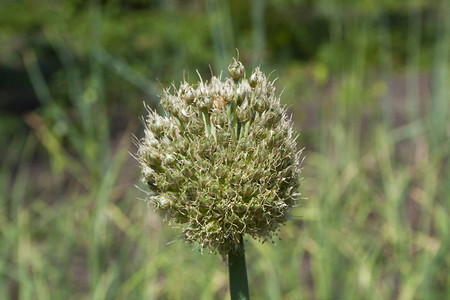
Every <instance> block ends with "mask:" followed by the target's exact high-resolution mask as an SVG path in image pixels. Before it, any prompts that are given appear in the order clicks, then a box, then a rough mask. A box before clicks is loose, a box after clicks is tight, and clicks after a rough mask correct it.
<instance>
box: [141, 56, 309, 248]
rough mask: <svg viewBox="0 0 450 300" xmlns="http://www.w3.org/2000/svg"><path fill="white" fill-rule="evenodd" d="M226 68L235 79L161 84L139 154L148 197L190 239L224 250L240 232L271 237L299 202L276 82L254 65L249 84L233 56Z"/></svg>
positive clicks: (296, 158) (292, 143) (297, 156)
mask: <svg viewBox="0 0 450 300" xmlns="http://www.w3.org/2000/svg"><path fill="white" fill-rule="evenodd" d="M236 66H238V67H236ZM240 66H242V68H241V67H240ZM241 69H242V71H240V70H241ZM229 70H232V71H230V74H231V76H232V78H233V79H230V78H226V79H225V80H223V81H222V80H221V79H220V78H217V77H214V76H213V77H212V79H211V80H210V82H204V81H203V80H202V79H201V78H200V80H201V82H200V83H199V84H197V85H189V84H187V83H186V82H184V83H182V84H181V85H180V87H179V88H178V89H177V88H175V87H173V88H172V89H167V90H165V91H164V94H163V96H162V97H161V105H162V107H163V108H164V110H165V111H166V114H165V116H160V115H158V114H157V113H156V112H155V111H149V114H148V116H147V118H146V120H145V137H144V138H142V139H141V140H140V142H139V150H138V155H137V157H138V160H139V162H140V165H141V169H142V179H143V182H144V183H145V184H146V185H147V187H148V188H149V197H148V202H149V203H151V204H152V205H153V206H154V207H155V208H156V210H158V211H159V212H161V213H162V214H163V215H164V216H165V217H166V218H167V219H168V220H169V224H174V223H175V224H177V226H180V225H181V227H182V228H183V236H184V238H185V239H186V240H187V241H189V242H195V243H198V244H199V245H200V246H201V249H203V248H207V249H209V250H210V251H211V252H219V253H220V254H221V255H223V256H225V255H226V254H228V253H229V252H230V251H238V250H237V249H240V247H239V242H240V236H241V235H244V234H248V235H250V236H252V237H254V238H256V239H259V240H261V241H266V240H271V239H272V237H273V235H274V234H276V231H277V230H278V229H279V227H280V225H282V224H284V223H285V222H286V221H287V220H288V218H289V212H290V210H291V208H292V207H293V206H294V205H295V204H296V201H297V200H298V195H299V194H298V193H297V188H298V187H299V175H300V170H301V169H300V164H301V150H300V151H299V149H298V147H297V144H296V136H295V134H294V130H293V125H292V122H291V120H290V119H289V118H288V116H287V114H286V108H285V107H283V106H282V105H280V98H279V97H278V96H277V95H276V94H275V87H274V84H273V82H270V81H269V80H268V79H267V78H266V76H265V75H264V74H263V73H262V72H261V71H260V70H259V69H256V70H255V72H254V73H253V74H254V76H252V77H251V82H248V81H247V80H246V79H244V76H243V75H244V74H243V72H244V71H243V70H244V67H243V65H242V63H241V62H239V61H237V60H234V61H233V62H232V64H231V65H230V67H229ZM234 70H239V71H238V73H239V76H235V75H236V74H235V73H233V72H234Z"/></svg>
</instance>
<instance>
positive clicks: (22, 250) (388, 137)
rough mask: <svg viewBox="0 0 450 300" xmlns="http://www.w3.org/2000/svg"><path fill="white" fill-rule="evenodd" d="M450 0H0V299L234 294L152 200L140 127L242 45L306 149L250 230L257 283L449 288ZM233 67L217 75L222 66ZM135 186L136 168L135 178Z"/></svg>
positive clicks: (290, 289)
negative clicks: (261, 236) (168, 97)
mask: <svg viewBox="0 0 450 300" xmlns="http://www.w3.org/2000/svg"><path fill="white" fill-rule="evenodd" d="M449 14H450V3H448V1H445V0H443V1H424V0H423V1H422V0H414V1H412V0H411V1H398V0H382V1H380V0H340V1H338V0H316V1H312V0H286V1H281V0H253V1H240V0H230V1H220V0H205V1H181V0H178V1H176V0H170V1H169V0H167V1H163V0H159V1H157V0H129V1H124V0H104V1H94V0H93V1H83V0H65V1H56V0H26V1H20V0H16V1H13V0H2V1H1V2H0V145H1V147H0V191H1V193H0V299H43V300H46V299H227V298H228V297H229V292H228V275H227V267H226V264H224V263H223V262H222V261H221V258H220V257H219V256H217V255H211V254H203V255H201V254H200V252H199V249H198V248H196V247H195V246H194V245H187V244H184V243H183V242H182V241H181V240H180V239H179V234H180V231H179V230H175V229H170V228H169V227H168V226H167V224H164V223H163V222H162V219H161V218H160V217H159V216H158V215H157V214H155V213H154V211H153V210H152V209H151V208H147V206H146V203H145V202H144V201H140V200H142V198H144V197H145V194H144V193H143V192H141V191H140V190H139V188H140V187H142V186H141V185H139V183H138V182H139V181H138V178H139V169H138V166H137V163H136V162H135V161H134V160H133V158H132V157H131V155H130V153H135V151H136V147H135V145H133V143H132V135H133V134H135V135H136V136H138V137H141V136H142V127H143V126H142V124H141V122H140V119H139V118H140V116H142V115H144V114H145V110H144V107H143V104H142V103H143V101H145V102H146V103H148V104H149V105H150V106H152V107H156V105H157V103H158V101H159V98H158V96H157V95H158V94H160V93H161V91H162V87H166V86H168V85H169V84H170V83H171V82H175V84H178V83H179V82H180V81H181V80H182V79H183V77H185V78H187V79H188V80H189V81H191V82H193V81H196V80H197V74H196V70H197V69H198V72H199V73H200V74H201V75H202V76H203V77H204V78H207V77H208V76H210V74H211V72H213V73H214V74H218V73H220V71H221V70H225V69H226V66H227V64H228V62H229V61H230V59H231V57H232V56H233V55H235V52H236V50H235V49H236V48H238V49H239V53H240V58H241V60H242V61H243V62H244V64H245V65H246V66H247V71H248V72H250V71H251V69H252V68H253V67H255V66H258V65H261V67H262V69H263V70H264V71H266V72H270V71H271V70H273V69H275V70H276V71H275V72H274V73H273V75H272V78H276V77H279V79H278V80H277V85H278V91H280V92H281V91H282V90H283V89H284V91H283V96H282V101H284V103H286V104H288V105H289V106H290V111H291V112H292V115H293V118H294V121H295V124H296V127H297V128H298V130H299V132H300V133H301V135H300V138H299V143H300V145H301V146H305V147H306V152H305V153H306V160H305V163H304V172H303V175H304V179H303V181H302V182H303V185H302V190H301V192H302V194H303V196H304V197H305V199H304V200H303V201H302V203H301V204H302V205H301V206H300V207H298V208H296V209H295V210H294V211H293V217H292V220H291V221H289V222H288V224H287V225H286V226H285V227H283V228H282V230H281V231H280V233H279V236H280V239H281V240H276V245H271V244H260V243H258V242H256V241H253V240H251V239H248V240H247V243H246V247H247V252H246V255H247V264H248V274H249V284H250V294H251V296H253V298H254V299H402V300H406V299H450V275H449V274H450V273H449V270H450V218H449V215H450V143H449V138H450V116H449V111H450V18H448V16H449ZM224 75H225V74H224ZM135 185H137V186H135Z"/></svg>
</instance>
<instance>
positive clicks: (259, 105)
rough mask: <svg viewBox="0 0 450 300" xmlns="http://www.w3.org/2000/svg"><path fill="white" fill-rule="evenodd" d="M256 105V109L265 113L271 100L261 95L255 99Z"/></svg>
mask: <svg viewBox="0 0 450 300" xmlns="http://www.w3.org/2000/svg"><path fill="white" fill-rule="evenodd" d="M254 105H255V109H256V110H257V111H258V112H259V113H263V112H265V111H266V110H268V109H269V105H270V104H269V102H268V101H267V100H266V99H264V98H261V97H257V98H256V99H255V101H254Z"/></svg>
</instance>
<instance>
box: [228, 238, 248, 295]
mask: <svg viewBox="0 0 450 300" xmlns="http://www.w3.org/2000/svg"><path fill="white" fill-rule="evenodd" d="M239 244H240V247H239V249H238V251H236V252H235V251H230V252H229V253H228V270H229V278H230V295H231V300H246V299H250V297H249V293H248V280H247V268H246V265H245V252H244V239H243V238H242V235H241V236H240V243H239Z"/></svg>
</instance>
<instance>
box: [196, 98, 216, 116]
mask: <svg viewBox="0 0 450 300" xmlns="http://www.w3.org/2000/svg"><path fill="white" fill-rule="evenodd" d="M212 106H213V100H212V99H211V98H210V97H203V98H200V99H199V100H198V101H197V107H198V110H199V111H201V112H203V113H206V112H209V111H210V110H211V108H212Z"/></svg>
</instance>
